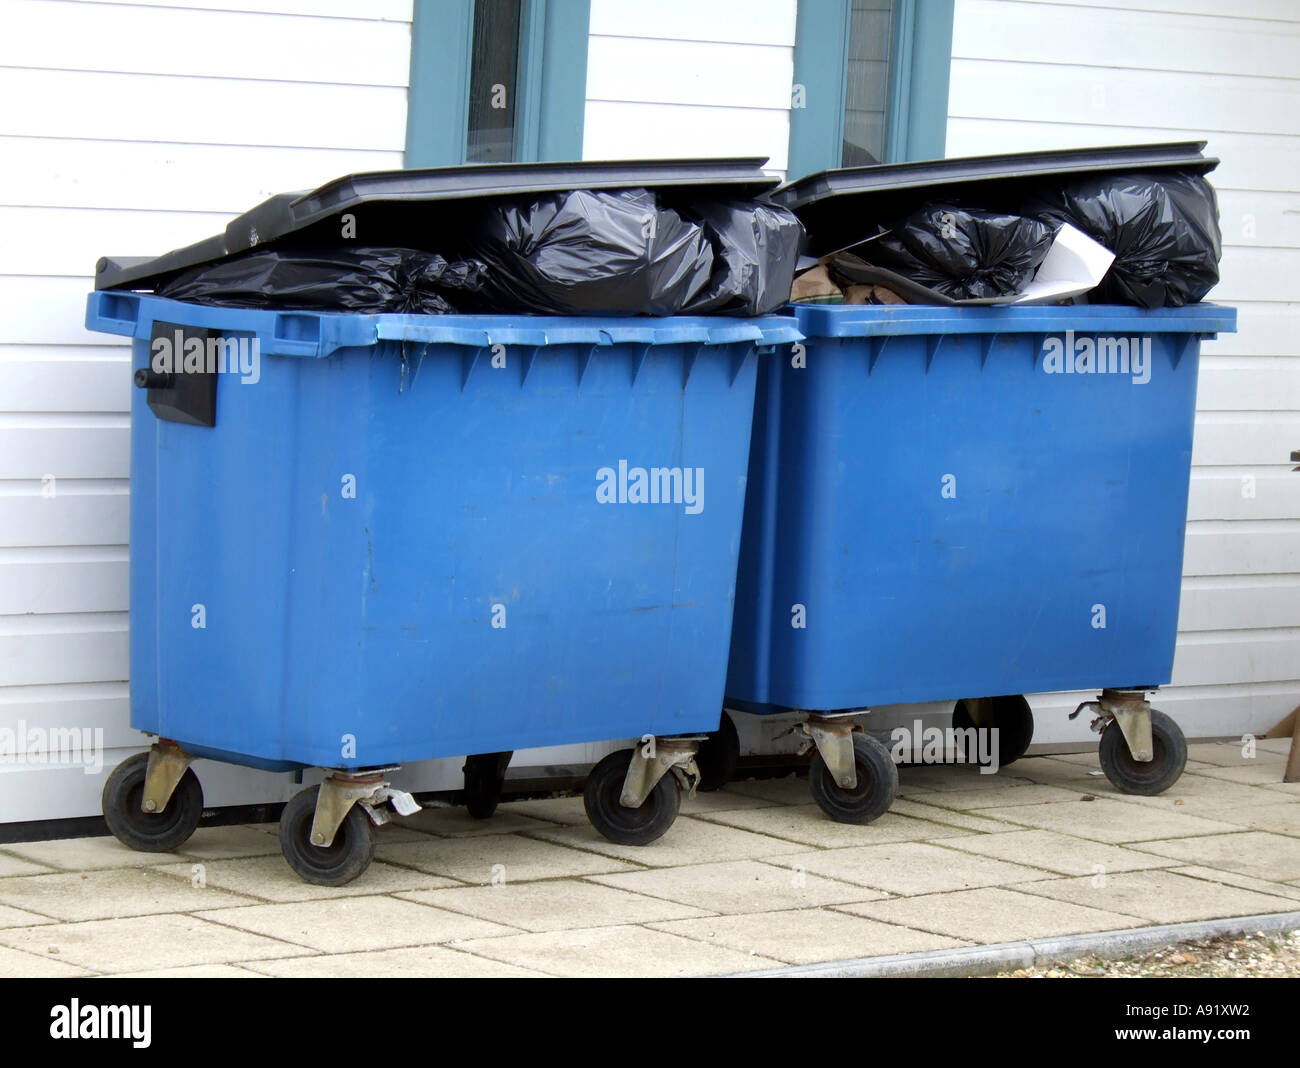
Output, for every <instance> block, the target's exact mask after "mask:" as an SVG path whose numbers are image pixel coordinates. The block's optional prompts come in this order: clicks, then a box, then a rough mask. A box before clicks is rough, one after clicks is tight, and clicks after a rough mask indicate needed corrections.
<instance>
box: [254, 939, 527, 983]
mask: <svg viewBox="0 0 1300 1068" xmlns="http://www.w3.org/2000/svg"><path fill="white" fill-rule="evenodd" d="M245 967H247V968H248V969H250V970H252V971H256V972H259V973H261V974H263V975H273V976H278V977H283V978H299V977H301V978H304V979H426V978H428V979H529V978H533V979H535V978H545V973H543V972H538V971H533V970H532V969H529V968H518V967H516V966H515V965H513V964H503V963H502V962H501V961H496V960H490V959H489V958H487V957H481V956H478V955H476V954H473V953H463V952H461V951H459V950H455V949H449V948H447V947H446V946H414V947H409V948H406V949H381V950H375V951H372V952H368V953H330V954H326V955H325V956H320V957H290V958H287V959H285V960H257V961H249V962H248V963H247V964H246V965H245Z"/></svg>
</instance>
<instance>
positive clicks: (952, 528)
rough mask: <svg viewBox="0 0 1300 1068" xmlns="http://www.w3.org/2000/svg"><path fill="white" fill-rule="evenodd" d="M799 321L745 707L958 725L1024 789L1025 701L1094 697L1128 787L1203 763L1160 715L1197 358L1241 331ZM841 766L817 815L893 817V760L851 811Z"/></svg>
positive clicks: (863, 317) (749, 548) (761, 485)
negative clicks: (1088, 692)
mask: <svg viewBox="0 0 1300 1068" xmlns="http://www.w3.org/2000/svg"><path fill="white" fill-rule="evenodd" d="M795 312H796V315H797V318H798V321H799V327H800V331H801V332H802V333H803V334H804V335H805V338H806V340H804V341H803V342H801V343H799V344H797V345H795V346H793V347H788V348H786V349H785V350H783V352H782V353H781V354H780V355H779V356H778V357H777V358H774V359H772V360H770V361H768V362H766V363H765V364H764V366H763V367H762V369H761V370H760V375H759V382H758V399H757V410H756V416H755V424H754V432H753V445H752V452H751V457H750V490H749V495H748V498H747V500H746V504H745V526H744V537H743V540H742V546H741V556H740V568H739V578H738V586H737V597H736V621H735V626H734V628H733V632H732V647H731V664H730V669H729V672H728V677H727V687H726V692H727V705H728V707H731V708H735V709H739V710H742V711H747V712H755V713H770V712H785V711H790V710H796V711H801V712H811V713H820V714H822V715H813V716H811V717H810V725H809V726H806V727H805V729H806V730H808V731H810V732H811V731H812V730H814V729H816V730H821V731H825V730H827V729H829V728H830V726H832V725H833V724H834V722H835V721H834V720H828V719H826V718H825V714H826V713H830V712H834V711H838V710H849V709H865V708H869V707H870V706H872V705H873V704H874V705H884V704H902V703H911V702H928V701H948V700H951V701H954V702H956V705H955V711H954V726H955V727H958V728H962V729H969V728H970V727H996V728H998V730H997V734H998V735H999V736H1000V739H999V741H1000V749H1001V752H1000V755H999V760H1000V763H1002V764H1006V763H1008V762H1009V761H1010V760H1013V759H1015V758H1016V757H1017V756H1020V755H1022V754H1023V753H1024V750H1025V748H1026V747H1027V746H1028V745H1029V740H1030V737H1031V736H1032V726H1033V725H1032V718H1031V716H1030V712H1029V707H1028V704H1027V702H1026V701H1025V699H1024V697H1023V695H1024V694H1026V693H1035V692H1045V691H1062V690H1075V689H1084V688H1088V689H1091V688H1098V689H1100V690H1102V693H1101V695H1100V697H1099V698H1098V700H1097V701H1096V702H1088V704H1090V705H1092V706H1093V707H1094V709H1095V711H1096V712H1097V713H1098V715H1097V718H1096V721H1095V722H1094V727H1095V728H1097V729H1099V730H1101V731H1102V735H1101V763H1102V767H1103V768H1104V769H1105V771H1106V774H1107V776H1108V777H1109V778H1110V780H1111V781H1112V782H1113V783H1115V784H1116V786H1118V787H1119V788H1120V789H1123V790H1127V791H1131V792H1137V793H1158V792H1160V791H1161V790H1163V789H1165V788H1167V787H1168V786H1169V785H1170V784H1171V783H1172V782H1173V781H1174V780H1175V779H1177V777H1178V775H1179V774H1181V771H1182V767H1183V763H1184V762H1185V759H1186V744H1185V742H1184V740H1183V738H1182V734H1181V732H1180V731H1179V729H1178V727H1177V725H1176V724H1175V723H1174V722H1173V721H1172V720H1171V719H1170V718H1169V717H1168V716H1165V715H1163V714H1162V713H1159V712H1155V711H1152V710H1150V707H1149V704H1147V699H1146V692H1147V691H1149V690H1152V689H1154V688H1156V687H1157V686H1159V685H1162V684H1165V683H1167V682H1168V681H1169V679H1170V674H1171V671H1172V665H1173V656H1174V642H1175V637H1176V633H1177V619H1178V598H1179V589H1180V582H1181V576H1182V559H1183V538H1184V527H1185V522H1186V514H1187V493H1188V481H1189V474H1190V465H1191V451H1192V428H1193V420H1194V415H1195V407H1196V377H1197V357H1198V352H1199V345H1200V341H1201V340H1202V339H1204V338H1211V337H1213V336H1214V335H1215V334H1216V333H1218V332H1220V331H1230V330H1233V329H1234V328H1235V321H1236V313H1235V311H1234V310H1233V309H1230V308H1224V307H1221V306H1218V305H1214V304H1196V305H1191V306H1187V307H1181V308H1162V309H1155V310H1143V309H1139V308H1135V307H1121V306H1113V305H1094V306H1051V307H1028V306H1023V307H1002V308H998V307H933V306H931V307H927V306H846V305H805V306H798V307H797V308H796V309H795ZM1081 707H1082V706H1081ZM1113 724H1118V725H1119V729H1118V730H1114V729H1111V726H1112V725H1113ZM1146 724H1149V726H1147V725H1146ZM1125 742H1127V743H1128V744H1125ZM823 748H824V746H823V745H822V744H821V743H820V741H819V744H818V753H819V755H818V756H815V757H814V764H813V769H812V781H811V785H812V790H813V793H814V796H815V797H816V798H817V800H818V801H819V803H821V805H822V807H823V808H824V809H825V810H826V811H827V812H828V813H830V814H831V815H832V816H834V817H836V818H840V819H848V820H851V819H854V818H855V814H856V818H859V819H860V818H861V813H862V812H863V811H867V812H868V813H869V814H878V811H883V808H882V807H881V805H882V796H881V795H883V794H885V793H887V792H889V783H888V775H889V772H890V771H892V769H893V765H892V762H889V764H888V770H886V768H885V762H886V761H888V756H889V755H888V754H887V753H885V754H883V756H882V753H883V747H881V746H879V745H878V743H877V748H878V749H879V750H880V751H879V752H872V751H868V752H866V754H865V755H863V754H862V753H859V774H858V779H859V783H858V784H857V787H856V788H855V789H849V788H846V787H844V786H842V785H841V784H840V783H839V782H837V781H836V777H837V776H836V773H838V771H839V770H840V769H835V771H834V772H831V771H828V770H827V767H826V762H825V761H824V760H823V759H821V757H820V753H821V751H822V749H823ZM859 749H867V746H866V745H864V744H863V743H862V741H861V739H859ZM832 751H833V749H832ZM873 777H874V778H873ZM873 781H874V782H876V783H877V786H876V788H875V790H874V791H873V789H871V786H872V783H873ZM883 804H884V805H885V806H886V807H887V805H888V801H887V800H884V801H883Z"/></svg>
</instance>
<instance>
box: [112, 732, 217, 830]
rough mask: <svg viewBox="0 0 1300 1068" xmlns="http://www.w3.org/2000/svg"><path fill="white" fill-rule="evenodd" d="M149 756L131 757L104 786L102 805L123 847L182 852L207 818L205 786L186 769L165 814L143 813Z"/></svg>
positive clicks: (119, 766)
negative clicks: (183, 847) (141, 804)
mask: <svg viewBox="0 0 1300 1068" xmlns="http://www.w3.org/2000/svg"><path fill="white" fill-rule="evenodd" d="M148 767H149V754H148V753H137V754H136V755H135V756H132V757H127V758H126V759H125V760H124V761H122V763H120V764H119V765H118V766H117V767H116V768H114V769H113V774H111V775H110V776H109V777H108V781H107V782H106V783H104V793H103V795H102V797H101V802H102V805H103V809H104V820H105V822H106V823H107V824H108V829H109V830H110V831H112V832H113V835H114V836H115V837H116V838H117V840H118V841H119V842H121V843H122V844H123V845H126V846H130V847H131V848H132V849H134V850H136V851H137V852H140V853H170V852H171V851H172V850H174V849H179V848H180V847H181V846H182V845H184V844H185V843H186V842H187V841H189V838H190V835H192V834H193V833H194V829H195V828H196V827H198V825H199V817H200V816H202V815H203V787H202V786H200V785H199V779H198V776H197V775H195V774H194V772H193V771H192V770H191V769H189V768H186V769H185V774H184V775H182V776H181V781H180V782H179V783H177V784H176V789H175V791H174V792H173V793H172V796H171V800H170V801H168V802H167V807H166V808H164V809H163V810H162V811H161V812H143V811H141V809H140V802H141V799H142V798H143V797H144V777H145V772H146V770H148Z"/></svg>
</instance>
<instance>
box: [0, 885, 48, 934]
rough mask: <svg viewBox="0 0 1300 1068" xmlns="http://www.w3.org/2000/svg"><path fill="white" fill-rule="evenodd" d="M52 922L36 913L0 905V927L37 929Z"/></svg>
mask: <svg viewBox="0 0 1300 1068" xmlns="http://www.w3.org/2000/svg"><path fill="white" fill-rule="evenodd" d="M3 885H4V882H3V880H0V886H3ZM54 922H55V921H54V920H52V919H51V918H50V917H49V916H42V915H41V914H40V913H37V912H29V911H28V910H27V909H16V908H13V907H11V906H9V905H0V927H37V926H39V925H40V924H43V923H54Z"/></svg>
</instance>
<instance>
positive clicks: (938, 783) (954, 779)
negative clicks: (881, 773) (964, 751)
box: [898, 764, 1028, 796]
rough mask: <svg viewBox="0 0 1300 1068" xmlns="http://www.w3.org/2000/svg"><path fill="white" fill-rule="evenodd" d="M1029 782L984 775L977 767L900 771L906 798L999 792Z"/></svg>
mask: <svg viewBox="0 0 1300 1068" xmlns="http://www.w3.org/2000/svg"><path fill="white" fill-rule="evenodd" d="M1027 782H1028V780H1027V779H1025V778H1023V777H1021V776H1019V775H1017V774H1016V773H1015V772H1014V771H1006V770H1003V771H999V772H996V773H995V774H992V775H981V774H980V769H979V768H977V767H975V765H973V764H913V765H910V766H905V767H900V768H899V769H898V792H899V793H900V794H901V795H903V796H908V795H910V794H912V793H915V792H916V791H917V790H938V791H945V792H946V791H949V790H997V789H1001V788H1002V787H1005V786H1015V785H1024V784H1025V783H1027Z"/></svg>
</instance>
